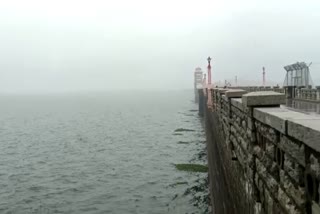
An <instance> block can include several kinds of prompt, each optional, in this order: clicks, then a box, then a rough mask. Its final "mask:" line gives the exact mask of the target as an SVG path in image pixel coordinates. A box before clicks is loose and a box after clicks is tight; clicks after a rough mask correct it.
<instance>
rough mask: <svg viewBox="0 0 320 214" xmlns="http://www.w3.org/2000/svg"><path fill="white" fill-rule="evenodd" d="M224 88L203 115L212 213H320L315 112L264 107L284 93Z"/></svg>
mask: <svg viewBox="0 0 320 214" xmlns="http://www.w3.org/2000/svg"><path fill="white" fill-rule="evenodd" d="M227 94H228V91H225V90H219V89H213V90H212V101H213V106H214V108H213V112H212V111H211V110H210V111H208V109H207V108H205V109H206V110H205V115H204V116H205V120H206V134H207V144H208V145H207V148H208V164H209V173H210V175H209V178H210V183H211V186H210V190H211V194H212V200H213V206H214V213H215V214H217V213H219V214H220V213H222V214H223V213H226V214H227V213H228V214H229V213H231V214H232V213H240V214H241V213H243V214H247V213H249V214H251V213H252V214H253V213H259V214H260V213H261V214H269V213H270V214H271V213H287V214H289V213H295V214H302V213H306V214H315V213H320V211H319V210H320V188H319V187H320V183H319V181H320V117H314V116H310V115H306V114H303V113H299V112H294V111H291V110H289V109H283V108H281V107H266V106H275V105H279V104H282V103H283V102H284V99H283V98H284V97H283V94H280V95H279V94H275V93H271V94H270V93H269V92H268V93H265V92H263V93H253V94H251V95H250V93H249V94H244V95H242V98H231V97H228V96H227ZM245 97H246V98H245ZM262 106H263V107H262Z"/></svg>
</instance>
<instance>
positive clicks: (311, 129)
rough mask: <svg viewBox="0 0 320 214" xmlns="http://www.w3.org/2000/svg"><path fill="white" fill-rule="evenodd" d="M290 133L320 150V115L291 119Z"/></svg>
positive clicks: (289, 121) (289, 123)
mask: <svg viewBox="0 0 320 214" xmlns="http://www.w3.org/2000/svg"><path fill="white" fill-rule="evenodd" d="M288 135H289V136H291V137H293V138H295V139H297V140H299V141H301V142H303V143H304V144H306V145H308V146H309V147H311V148H312V149H314V150H315V151H317V152H320V117H319V116H314V117H309V118H308V119H289V120H288Z"/></svg>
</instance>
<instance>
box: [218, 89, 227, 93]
mask: <svg viewBox="0 0 320 214" xmlns="http://www.w3.org/2000/svg"><path fill="white" fill-rule="evenodd" d="M226 91H228V89H225V88H219V89H218V93H220V94H225V93H226Z"/></svg>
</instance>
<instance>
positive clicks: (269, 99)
mask: <svg viewBox="0 0 320 214" xmlns="http://www.w3.org/2000/svg"><path fill="white" fill-rule="evenodd" d="M285 101H286V100H285V94H281V93H277V92H274V91H259V92H250V93H248V94H244V95H243V96H242V103H243V105H244V106H246V107H255V106H280V105H281V104H285Z"/></svg>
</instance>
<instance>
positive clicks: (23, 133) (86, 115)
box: [0, 90, 208, 214]
mask: <svg viewBox="0 0 320 214" xmlns="http://www.w3.org/2000/svg"><path fill="white" fill-rule="evenodd" d="M0 102H1V105H0V122H1V123H0V124H1V125H0V213H8V214H9V213H12V214H16V213H17V214H20V213H21V214H28V213H41V214H42V213H44V214H49V213H68V214H70V213H76V214H82V213H86V214H87V213H89V214H91V213H92V214H96V213H97V214H98V213H101V214H102V213H120V214H125V213H148V214H152V213H178V214H179V213H206V212H207V209H208V204H207V201H206V199H207V197H206V196H207V195H208V192H207V188H206V186H207V173H190V172H184V171H178V170H177V169H176V168H175V164H178V163H199V164H206V157H205V133H204V131H203V127H202V123H201V120H200V118H199V117H198V115H197V114H198V112H197V111H195V110H196V109H197V105H196V104H195V103H194V102H193V91H192V90H190V91H188V90H186V91H168V92H142V91H137V92H108V93H87V94H85V93H82V94H68V95H46V96H44V95H41V96H40V95H33V96H31V95H28V96H18V95H14V96H1V97H0ZM181 128H183V129H189V131H185V132H175V130H177V129H181Z"/></svg>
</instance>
